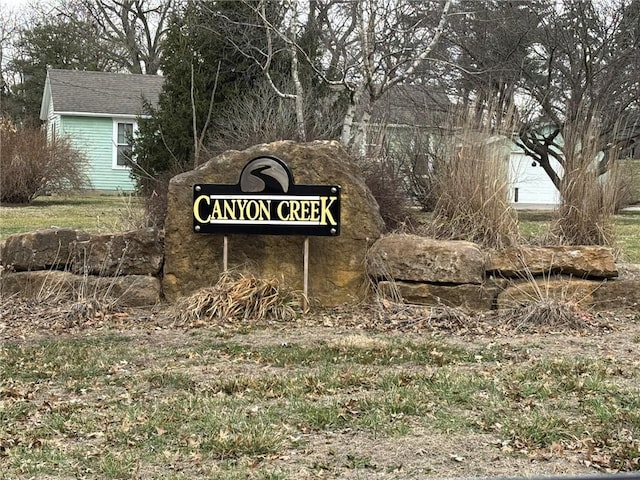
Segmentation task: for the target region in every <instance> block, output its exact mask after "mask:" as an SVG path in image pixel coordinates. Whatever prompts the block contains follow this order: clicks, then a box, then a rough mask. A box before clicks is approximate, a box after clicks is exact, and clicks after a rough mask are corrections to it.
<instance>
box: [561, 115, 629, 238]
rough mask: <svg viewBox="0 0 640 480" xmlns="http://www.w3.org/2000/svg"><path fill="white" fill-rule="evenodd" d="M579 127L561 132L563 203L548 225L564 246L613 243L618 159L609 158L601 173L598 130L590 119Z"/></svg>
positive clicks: (569, 126) (566, 128)
mask: <svg viewBox="0 0 640 480" xmlns="http://www.w3.org/2000/svg"><path fill="white" fill-rule="evenodd" d="M579 127H580V126H579V125H574V124H570V125H568V126H566V127H565V128H564V130H563V132H562V135H563V139H564V143H565V145H564V155H565V160H564V161H565V163H564V173H563V176H562V180H561V182H560V197H561V198H562V203H561V205H560V207H559V208H558V211H557V219H556V221H555V222H554V224H553V225H552V227H551V238H553V239H555V241H556V243H559V244H564V245H605V246H613V244H614V239H615V238H614V225H613V215H614V213H615V211H616V205H617V204H618V198H619V196H620V195H619V194H620V192H618V190H617V189H618V188H619V187H620V182H616V177H617V176H618V173H617V168H615V164H616V163H617V162H616V159H615V158H610V159H609V161H608V163H609V166H610V172H609V173H608V174H606V175H602V171H601V168H600V166H599V163H600V156H601V155H602V153H601V152H600V141H599V139H600V136H601V135H600V134H601V132H600V130H599V128H598V127H597V126H596V125H595V124H594V122H593V121H592V122H590V123H589V124H588V125H587V128H586V130H584V129H581V128H579Z"/></svg>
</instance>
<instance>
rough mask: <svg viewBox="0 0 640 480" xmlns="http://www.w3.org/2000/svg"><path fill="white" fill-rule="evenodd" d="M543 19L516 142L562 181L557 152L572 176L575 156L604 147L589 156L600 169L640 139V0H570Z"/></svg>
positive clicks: (527, 75)
mask: <svg viewBox="0 0 640 480" xmlns="http://www.w3.org/2000/svg"><path fill="white" fill-rule="evenodd" d="M541 22H542V23H541V28H540V29H539V34H538V36H537V42H536V43H535V44H534V45H533V47H532V48H531V50H530V59H531V60H532V62H531V65H532V67H534V68H531V69H527V70H525V71H524V72H523V73H524V78H523V81H522V83H521V91H523V92H525V94H526V97H525V98H527V99H528V100H529V101H530V102H531V106H532V109H531V111H530V114H529V116H528V117H524V116H523V118H524V122H523V124H522V126H521V128H520V132H519V138H518V143H519V144H520V145H521V146H522V148H523V149H524V150H525V152H526V153H527V154H528V155H529V156H531V157H532V158H533V159H534V160H535V162H537V163H538V164H539V165H540V166H541V167H542V168H543V169H544V170H545V172H546V173H547V174H548V176H549V178H550V179H551V180H552V181H553V183H554V184H555V185H556V187H557V188H560V186H561V183H562V176H563V173H562V172H561V171H556V169H554V164H553V162H552V160H553V159H555V160H556V161H557V162H558V164H559V165H560V166H561V168H562V171H563V172H564V174H565V175H566V173H567V170H568V168H567V167H570V166H571V165H572V164H575V163H576V161H575V160H574V158H573V157H575V156H581V155H583V154H587V153H588V152H594V151H595V152H602V153H601V154H599V157H598V158H593V159H591V161H592V162H596V160H597V163H598V164H597V169H598V173H599V174H602V173H604V172H606V171H607V169H608V168H609V164H610V161H612V158H614V157H616V156H619V154H620V153H622V151H623V150H624V149H625V148H627V147H628V146H629V144H630V143H631V142H633V141H637V139H638V138H640V71H639V69H638V65H639V64H640V60H639V59H640V27H639V25H640V2H638V1H637V0H634V1H632V2H630V3H629V2H627V1H624V0H612V1H611V2H601V3H595V2H583V1H579V0H571V1H566V2H563V3H562V5H560V6H553V7H552V8H550V9H549V10H547V11H546V12H545V15H544V16H543V18H542V19H541ZM596 132H597V133H596ZM593 135H597V138H590V137H592V136H593ZM585 145H589V149H583V148H582V147H583V146H585ZM583 150H584V152H583ZM577 163H580V162H577Z"/></svg>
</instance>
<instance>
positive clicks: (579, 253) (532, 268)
mask: <svg viewBox="0 0 640 480" xmlns="http://www.w3.org/2000/svg"><path fill="white" fill-rule="evenodd" d="M487 271H488V272H490V273H492V274H494V275H497V276H503V277H517V278H528V277H530V276H536V275H549V274H556V273H563V274H567V275H574V276H576V277H581V278H612V277H616V276H617V275H618V270H617V268H616V264H615V259H614V257H613V252H612V250H611V249H610V248H607V247H599V246H552V247H539V246H534V245H526V246H520V247H510V248H507V249H505V250H502V251H499V252H498V251H493V252H491V253H490V255H489V262H488V265H487Z"/></svg>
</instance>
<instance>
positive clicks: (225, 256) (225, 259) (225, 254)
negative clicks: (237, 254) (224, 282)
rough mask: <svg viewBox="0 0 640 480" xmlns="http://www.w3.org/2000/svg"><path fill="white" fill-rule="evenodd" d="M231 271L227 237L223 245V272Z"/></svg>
mask: <svg viewBox="0 0 640 480" xmlns="http://www.w3.org/2000/svg"><path fill="white" fill-rule="evenodd" d="M228 269H229V238H228V237H227V236H226V235H225V236H224V240H223V244H222V271H223V272H225V273H226V272H227V270H228Z"/></svg>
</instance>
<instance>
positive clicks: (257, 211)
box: [246, 200, 260, 220]
mask: <svg viewBox="0 0 640 480" xmlns="http://www.w3.org/2000/svg"><path fill="white" fill-rule="evenodd" d="M252 207H253V212H252V211H251V210H252ZM246 208H247V219H249V220H257V219H258V217H259V216H260V205H259V204H258V202H257V201H256V200H248V201H247V207H246Z"/></svg>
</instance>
